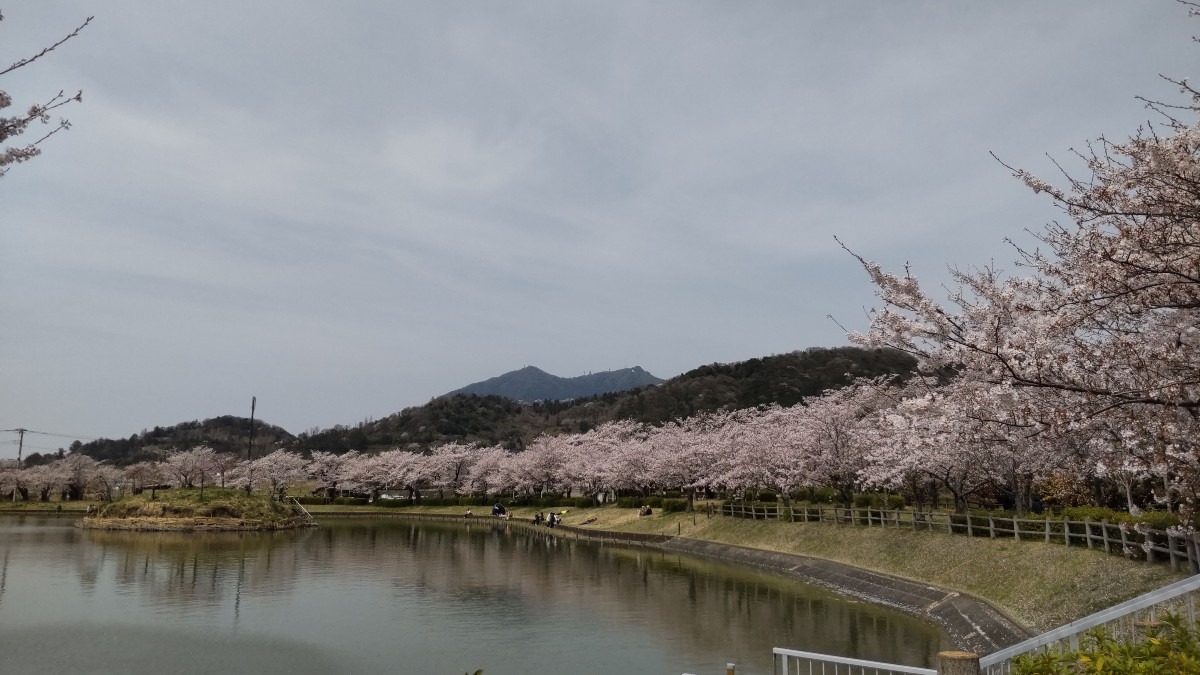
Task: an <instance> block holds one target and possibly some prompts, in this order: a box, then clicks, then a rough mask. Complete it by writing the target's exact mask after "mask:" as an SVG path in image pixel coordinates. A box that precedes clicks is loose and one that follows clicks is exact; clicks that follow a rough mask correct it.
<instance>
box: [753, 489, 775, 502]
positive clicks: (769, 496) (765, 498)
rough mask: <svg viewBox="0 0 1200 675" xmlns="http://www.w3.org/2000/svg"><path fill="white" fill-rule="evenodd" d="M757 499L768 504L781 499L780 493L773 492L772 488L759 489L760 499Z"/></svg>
mask: <svg viewBox="0 0 1200 675" xmlns="http://www.w3.org/2000/svg"><path fill="white" fill-rule="evenodd" d="M756 501H760V502H763V503H766V504H774V503H775V502H777V501H779V495H777V494H775V493H774V492H771V491H770V490H759V492H758V499H757V500H756Z"/></svg>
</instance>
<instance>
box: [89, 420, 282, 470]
mask: <svg viewBox="0 0 1200 675" xmlns="http://www.w3.org/2000/svg"><path fill="white" fill-rule="evenodd" d="M249 440H250V419H249V418H248V417H235V416H233V415H223V416H221V417H213V418H211V419H206V420H204V421H203V422H200V421H192V422H181V423H179V424H176V425H174V426H169V427H154V428H153V429H148V430H147V429H143V430H142V432H141V433H137V434H133V435H131V436H130V437H129V438H118V439H108V438H101V439H97V440H94V441H89V442H87V443H79V441H76V442H75V443H74V444H72V446H71V451H72V452H81V453H83V454H85V455H88V456H89V457H92V458H95V459H98V460H109V461H111V462H112V463H114V464H118V465H124V464H132V463H134V462H141V461H149V460H159V459H162V457H163V456H164V455H166V454H167V453H168V452H170V451H171V450H174V449H179V450H186V449H190V448H192V447H194V446H197V445H202V444H205V445H208V446H209V447H211V448H212V449H213V450H216V451H217V452H236V453H239V454H241V455H242V456H243V457H244V456H245V455H246V450H247V447H248V444H249ZM295 442H296V437H295V436H293V435H292V434H291V433H289V432H288V431H287V430H286V429H282V428H280V427H277V426H274V425H272V424H267V423H265V422H263V421H262V420H255V421H254V447H255V448H256V451H255V456H258V454H260V453H262V452H264V451H266V452H270V451H271V450H274V449H275V448H277V447H293V446H294V445H295Z"/></svg>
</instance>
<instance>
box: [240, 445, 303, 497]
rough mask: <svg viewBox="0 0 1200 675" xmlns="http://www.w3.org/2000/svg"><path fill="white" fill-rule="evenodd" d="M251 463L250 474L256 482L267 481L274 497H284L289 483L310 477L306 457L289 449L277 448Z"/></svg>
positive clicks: (262, 482)
mask: <svg viewBox="0 0 1200 675" xmlns="http://www.w3.org/2000/svg"><path fill="white" fill-rule="evenodd" d="M250 464H251V465H252V471H251V472H250V475H251V476H253V478H254V481H255V482H256V483H258V484H264V483H265V484H266V485H267V486H268V487H269V488H270V492H271V498H272V499H275V498H277V497H282V496H283V495H284V493H285V492H286V491H287V488H288V486H289V485H291V484H293V483H298V482H300V481H302V480H304V479H305V478H307V477H308V472H307V471H306V464H307V463H306V462H305V461H304V458H303V457H301V456H300V455H298V454H296V453H294V452H290V451H288V450H276V451H275V452H272V453H271V454H269V455H266V456H265V457H260V458H258V459H256V460H254V461H253V462H250Z"/></svg>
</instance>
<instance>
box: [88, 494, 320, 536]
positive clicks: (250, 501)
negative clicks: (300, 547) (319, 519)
mask: <svg viewBox="0 0 1200 675" xmlns="http://www.w3.org/2000/svg"><path fill="white" fill-rule="evenodd" d="M92 520H95V521H101V522H109V523H110V524H114V523H113V521H127V522H132V523H134V524H135V525H136V524H140V525H145V526H147V527H150V526H154V527H168V526H169V525H170V524H171V523H172V522H174V523H178V524H179V525H180V526H181V528H188V527H200V526H212V527H218V526H220V525H226V526H230V527H235V526H236V527H261V528H264V529H273V528H279V527H287V526H290V525H293V524H294V521H295V520H296V513H295V511H294V510H293V506H292V505H291V504H285V503H282V502H278V501H274V500H272V499H271V498H270V497H269V496H268V495H265V494H262V493H253V494H246V492H245V491H243V490H236V489H233V488H211V487H210V488H205V489H204V491H203V496H201V491H200V489H199V488H183V489H173V490H160V491H158V492H157V494H155V495H153V498H152V495H151V494H150V493H148V492H143V493H141V494H137V495H129V496H127V497H124V498H122V499H118V500H116V501H114V502H110V503H106V504H103V505H102V506H101V507H100V509H99V511H98V512H97V513H96V515H95V516H94V517H93V518H92ZM134 529H136V528H134Z"/></svg>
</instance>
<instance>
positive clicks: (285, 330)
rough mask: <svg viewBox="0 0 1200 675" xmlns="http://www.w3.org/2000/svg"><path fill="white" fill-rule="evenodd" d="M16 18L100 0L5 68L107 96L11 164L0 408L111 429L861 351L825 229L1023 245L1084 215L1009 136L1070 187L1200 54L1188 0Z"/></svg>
mask: <svg viewBox="0 0 1200 675" xmlns="http://www.w3.org/2000/svg"><path fill="white" fill-rule="evenodd" d="M3 9H4V17H5V20H4V22H3V23H0V61H4V62H6V63H7V62H12V61H15V60H17V59H18V58H20V57H22V56H28V55H30V54H32V53H34V52H36V51H37V50H38V49H40V48H41V47H42V46H45V45H47V44H49V43H52V42H54V41H55V40H57V39H58V38H60V37H61V36H62V35H64V34H66V33H67V32H69V31H70V30H71V29H72V28H73V27H74V26H75V25H77V24H79V23H80V22H81V21H82V20H83V18H84V17H86V16H87V15H89V14H95V15H96V19H95V21H94V22H93V24H92V25H91V26H89V27H88V28H87V29H86V30H85V31H84V32H83V33H82V34H81V35H80V36H79V37H78V38H76V39H74V40H71V41H70V42H68V43H67V44H65V45H64V46H63V47H61V48H60V49H59V50H58V51H55V52H54V53H52V54H50V55H48V56H47V57H45V58H44V59H42V60H40V61H38V62H36V63H35V64H33V65H31V66H30V67H27V68H23V69H21V70H19V71H15V72H13V73H11V74H9V75H6V76H5V77H4V78H0V89H3V90H5V91H8V92H9V93H10V94H11V95H12V96H13V99H14V102H15V105H14V108H13V109H23V108H25V107H28V106H29V105H30V104H32V103H34V102H36V101H38V100H40V99H43V98H45V97H47V96H50V95H53V93H55V92H57V91H58V90H59V89H66V90H68V92H69V93H70V92H73V91H74V90H76V89H82V90H83V92H84V99H83V103H82V104H81V105H72V106H69V107H68V108H67V109H65V113H66V115H65V116H67V117H69V118H70V119H71V121H72V123H73V127H74V128H73V129H71V130H70V131H69V132H67V133H63V134H59V135H58V136H55V137H54V138H52V139H50V140H49V141H47V143H46V144H45V146H44V154H43V155H42V156H41V157H39V158H37V159H35V160H34V161H32V162H30V163H27V164H23V165H19V166H16V167H14V168H13V169H12V170H11V171H10V173H9V174H8V175H7V176H5V177H4V178H2V179H0V199H2V200H3V202H2V203H3V211H2V212H0V213H2V214H3V215H2V216H0V317H2V318H0V428H2V429H10V428H15V427H24V428H28V429H34V430H39V431H46V432H52V433H60V434H66V435H72V434H78V435H81V436H83V437H85V438H92V437H98V436H108V437H122V436H128V435H130V434H132V433H135V432H139V431H140V430H142V429H143V428H147V427H153V426H155V425H169V424H174V423H177V422H180V421H186V420H192V419H203V418H206V417H213V416H217V415H224V414H236V415H247V414H248V413H249V404H250V397H251V396H252V395H254V396H257V397H258V416H259V417H260V418H263V419H266V420H267V421H269V422H271V423H274V424H278V425H281V426H283V427H285V428H287V429H288V430H290V431H293V432H299V431H303V430H306V429H308V428H311V427H314V426H321V427H327V426H332V425H334V424H354V423H356V422H358V421H361V420H362V419H364V418H366V417H375V418H378V417H382V416H384V415H388V414H390V413H393V412H396V411H398V410H400V409H402V408H404V407H407V406H411V405H418V404H421V403H424V402H426V401H428V400H429V399H430V398H431V397H433V396H436V395H439V394H442V393H445V392H447V391H450V390H452V389H456V388H458V387H461V386H464V385H466V384H469V383H471V382H475V381H479V380H483V379H486V378H488V377H492V376H495V375H498V374H500V373H503V372H506V371H509V370H513V369H516V368H520V367H522V366H525V365H536V366H539V367H541V368H542V369H544V370H547V371H549V372H551V373H554V374H556V375H562V376H575V375H581V374H585V373H587V372H591V371H600V370H611V369H616V368H623V367H628V366H634V365H640V366H642V367H644V368H646V369H647V370H649V371H650V372H652V373H654V374H655V375H658V376H660V377H664V378H666V377H671V376H674V375H678V374H679V373H681V372H684V371H686V370H689V369H691V368H693V367H696V366H698V365H701V364H705V363H712V362H730V361H740V360H744V359H748V358H752V357H757V356H765V355H769V354H777V353H784V352H788V351H792V350H794V349H803V348H806V347H811V346H837V345H842V344H846V340H845V335H844V332H843V331H842V330H841V329H839V328H838V326H837V325H836V324H835V323H834V322H832V321H830V320H828V319H826V315H829V314H832V315H834V316H835V317H836V318H837V319H838V320H839V321H840V322H841V323H842V324H843V325H845V326H846V327H847V328H850V329H862V328H865V325H866V320H865V317H864V309H865V308H868V307H871V306H873V304H874V295H873V290H872V287H871V285H870V284H869V283H868V281H867V278H866V275H865V273H863V271H862V270H861V268H860V267H859V266H858V265H857V263H856V261H854V260H853V258H851V257H850V256H849V255H847V254H846V253H845V252H843V251H842V250H841V249H840V248H839V247H838V246H837V243H836V242H835V241H834V236H835V235H836V236H838V237H839V238H841V239H842V240H843V241H844V242H845V243H846V244H847V245H848V246H850V247H851V248H853V249H854V250H855V251H856V252H859V253H861V254H862V255H864V256H865V257H867V258H870V259H874V260H878V261H880V262H882V263H884V265H885V266H886V267H889V268H891V269H896V270H899V269H900V268H901V267H902V266H903V264H904V263H905V262H906V261H910V262H911V263H912V265H913V267H914V269H915V270H916V272H917V273H918V274H919V275H920V276H922V277H923V278H928V279H930V280H938V279H943V278H945V269H946V266H947V265H959V266H969V265H972V264H986V263H988V262H990V261H992V260H995V261H998V262H1001V263H1005V264H1006V266H1009V265H1007V263H1008V262H1009V261H1011V259H1012V258H1013V255H1012V253H1011V251H1010V250H1009V249H1008V248H1007V247H1006V245H1005V244H1004V243H1003V239H1004V237H1006V236H1012V237H1018V238H1019V237H1021V231H1022V229H1023V228H1034V229H1036V228H1039V227H1041V225H1042V224H1044V223H1045V222H1047V221H1049V220H1051V219H1054V218H1056V217H1057V215H1058V214H1057V212H1056V211H1055V209H1054V208H1053V206H1052V205H1051V204H1049V203H1048V202H1047V201H1046V200H1045V199H1044V198H1041V197H1038V196H1035V195H1033V194H1031V193H1030V192H1029V191H1028V190H1026V189H1025V188H1024V187H1023V186H1022V185H1020V184H1019V183H1018V182H1017V181H1015V180H1014V179H1012V178H1011V177H1010V176H1009V174H1008V172H1007V171H1006V170H1005V169H1004V168H1003V167H1002V166H1000V165H999V164H998V163H997V162H996V161H995V160H994V159H992V158H991V157H990V156H989V151H995V152H996V153H997V154H998V155H1000V156H1001V157H1002V158H1003V159H1004V160H1005V161H1007V162H1009V163H1012V164H1014V165H1019V166H1022V167H1026V168H1030V169H1033V170H1035V171H1038V172H1041V173H1044V174H1047V175H1052V173H1053V166H1052V164H1051V163H1050V160H1049V159H1048V158H1047V157H1046V155H1047V154H1049V155H1052V156H1054V157H1056V158H1059V159H1063V160H1069V157H1070V153H1069V149H1070V148H1072V147H1081V146H1083V145H1084V144H1085V143H1086V141H1087V140H1088V139H1091V138H1094V137H1096V136H1098V135H1100V134H1108V135H1110V136H1114V137H1117V138H1124V137H1126V136H1128V135H1129V134H1130V133H1131V132H1133V130H1134V129H1135V128H1136V126H1137V125H1138V124H1139V122H1144V121H1145V120H1147V119H1149V117H1150V116H1151V113H1150V112H1149V111H1147V110H1146V109H1145V108H1144V107H1143V106H1142V104H1141V103H1140V102H1139V101H1137V100H1135V98H1134V97H1135V96H1137V95H1144V96H1148V97H1155V98H1162V99H1168V100H1177V99H1176V97H1177V94H1176V92H1175V89H1174V87H1172V86H1171V85H1169V84H1167V83H1165V82H1162V81H1161V80H1159V79H1158V75H1159V74H1160V73H1161V74H1167V75H1172V76H1175V77H1187V76H1188V75H1192V74H1194V72H1193V71H1194V70H1195V68H1194V65H1195V63H1196V60H1197V55H1198V53H1200V52H1197V49H1198V47H1197V46H1196V45H1194V44H1193V43H1192V41H1191V35H1192V34H1193V33H1197V32H1200V31H1197V27H1198V26H1200V20H1197V19H1188V18H1187V12H1186V9H1185V8H1184V7H1182V6H1180V5H1178V4H1177V3H1175V2H1172V1H1170V0H1144V1H1138V2H1132V1H1119V0H1059V1H1054V2H1046V1H1044V0H1029V1H1006V2H956V3H948V2H903V3H901V2H883V1H876V2H866V1H852V2H838V3H833V2H799V1H795V2H736V3H731V2H699V1H697V2H642V1H630V2H621V1H613V0H605V1H604V2H587V3H585V2H503V3H501V2H470V3H468V2H455V1H439V2H423V3H414V2H395V1H391V0H389V1H387V2H383V1H378V2H375V1H371V2H368V1H362V2H345V3H330V2H310V1H308V0H286V1H284V0H277V1H262V0H259V1H256V2H243V1H238V2H233V1H231V0H216V1H209V2H203V3H200V2H174V1H164V2H144V1H133V0H109V1H107V2H103V3H97V2H84V1H68V0H63V1H54V2H49V1H46V0H16V1H15V2H12V3H9V4H8V5H6V6H5V7H4V8H3ZM13 109H10V110H13ZM6 112H10V111H6ZM25 140H29V138H28V137H26V139H25ZM12 441H15V436H14V435H13V434H0V457H11V456H15V455H16V446H15V444H14V443H13V442H12ZM69 442H70V441H69V439H61V438H56V437H40V436H27V437H26V452H27V453H28V452H30V451H31V450H41V451H44V450H47V449H53V448H56V447H59V446H64V445H66V444H68V443H69Z"/></svg>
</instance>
